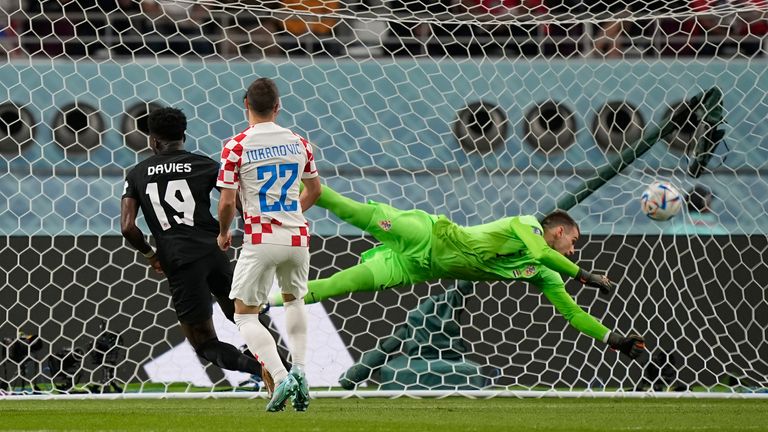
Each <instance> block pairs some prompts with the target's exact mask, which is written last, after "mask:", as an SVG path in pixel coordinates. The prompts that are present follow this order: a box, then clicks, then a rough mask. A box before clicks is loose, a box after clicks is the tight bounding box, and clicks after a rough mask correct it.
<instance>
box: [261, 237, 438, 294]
mask: <svg viewBox="0 0 768 432" xmlns="http://www.w3.org/2000/svg"><path fill="white" fill-rule="evenodd" d="M427 279H429V275H424V274H422V273H421V272H419V270H418V268H416V267H415V266H414V265H412V263H410V261H408V260H407V259H404V258H403V257H402V256H400V255H399V254H397V253H395V252H394V251H392V250H391V249H388V248H382V249H379V250H378V251H377V253H376V254H375V255H374V256H373V257H372V258H371V259H370V260H368V261H365V262H363V263H360V264H358V265H356V266H353V267H350V268H348V269H346V270H342V271H340V272H338V273H335V274H334V275H333V276H331V277H328V278H325V279H318V280H313V281H309V283H308V284H307V288H308V291H307V294H306V295H305V296H304V303H305V304H310V303H317V302H320V301H323V300H325V299H328V298H331V297H336V296H340V295H345V294H349V293H354V292H368V291H381V290H384V289H388V288H395V287H399V286H403V285H407V284H413V283H418V282H423V281H425V280H427ZM269 303H270V306H282V305H283V297H282V294H281V293H277V294H276V295H274V296H273V297H272V298H271V299H270V302H269Z"/></svg>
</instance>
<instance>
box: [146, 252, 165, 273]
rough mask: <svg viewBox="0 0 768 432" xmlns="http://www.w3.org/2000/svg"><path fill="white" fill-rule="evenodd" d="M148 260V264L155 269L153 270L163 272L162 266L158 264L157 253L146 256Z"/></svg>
mask: <svg viewBox="0 0 768 432" xmlns="http://www.w3.org/2000/svg"><path fill="white" fill-rule="evenodd" d="M147 260H148V261H149V265H150V266H151V267H152V268H153V269H155V272H157V273H158V274H163V266H161V265H160V260H159V259H157V254H155V255H152V256H151V257H149V258H147Z"/></svg>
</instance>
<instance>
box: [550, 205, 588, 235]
mask: <svg viewBox="0 0 768 432" xmlns="http://www.w3.org/2000/svg"><path fill="white" fill-rule="evenodd" d="M541 226H542V228H544V230H545V231H547V230H549V229H551V228H555V227H559V226H564V227H573V228H576V229H577V230H578V231H579V232H581V230H580V229H579V224H577V223H576V221H575V220H573V218H572V217H571V215H569V214H568V213H566V212H564V211H562V210H555V211H553V212H552V213H550V214H548V215H547V216H545V217H544V219H542V220H541Z"/></svg>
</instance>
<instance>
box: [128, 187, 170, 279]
mask: <svg viewBox="0 0 768 432" xmlns="http://www.w3.org/2000/svg"><path fill="white" fill-rule="evenodd" d="M138 214H139V202H138V201H137V200H136V199H135V198H132V197H123V199H122V200H121V201H120V231H121V232H122V234H123V237H125V239H126V240H128V243H130V244H131V246H133V247H134V248H135V249H136V250H138V251H139V252H140V253H141V254H142V255H144V257H145V258H147V259H148V260H149V263H150V265H151V266H152V268H154V269H155V271H156V272H158V273H162V272H163V269H162V267H161V266H160V261H159V260H158V259H157V255H156V254H155V250H154V249H152V246H151V245H150V244H149V243H147V240H146V239H145V238H144V233H143V232H142V231H141V228H139V227H138V226H136V216H137V215H138Z"/></svg>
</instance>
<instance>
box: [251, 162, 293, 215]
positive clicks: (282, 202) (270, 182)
mask: <svg viewBox="0 0 768 432" xmlns="http://www.w3.org/2000/svg"><path fill="white" fill-rule="evenodd" d="M256 175H257V177H258V179H259V180H263V179H265V178H266V181H265V182H264V184H263V185H262V186H261V189H259V205H260V206H261V211H263V212H278V211H287V212H294V211H296V209H298V203H297V201H291V202H290V203H288V202H286V201H288V190H290V188H291V186H293V184H294V183H296V178H297V177H298V176H299V164H295V163H286V164H280V165H262V166H260V167H258V169H257V170H256ZM278 180H280V181H281V183H282V184H281V185H280V195H279V198H278V199H277V200H275V201H274V202H272V203H269V202H267V194H268V193H269V191H270V189H272V187H273V186H275V184H276V183H277V181H278Z"/></svg>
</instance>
